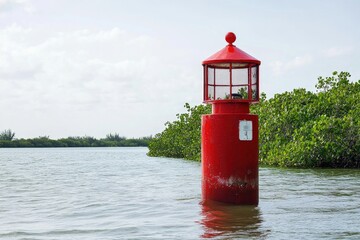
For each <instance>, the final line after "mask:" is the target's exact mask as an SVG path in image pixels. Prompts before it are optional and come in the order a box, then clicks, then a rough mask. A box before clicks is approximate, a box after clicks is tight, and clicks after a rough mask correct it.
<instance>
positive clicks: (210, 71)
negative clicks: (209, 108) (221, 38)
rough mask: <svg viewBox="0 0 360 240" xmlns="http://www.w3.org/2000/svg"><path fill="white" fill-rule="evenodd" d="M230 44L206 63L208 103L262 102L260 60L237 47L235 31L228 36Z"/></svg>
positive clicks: (205, 92)
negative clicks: (260, 94)
mask: <svg viewBox="0 0 360 240" xmlns="http://www.w3.org/2000/svg"><path fill="white" fill-rule="evenodd" d="M225 40H226V41H227V42H228V45H227V46H225V47H224V48H223V49H221V50H220V51H218V52H217V53H215V54H213V55H211V56H210V57H209V58H207V59H206V60H204V61H203V62H202V64H203V66H204V102H205V103H212V102H215V101H222V102H248V103H251V102H258V101H259V65H260V63H261V62H260V61H259V60H257V59H256V58H254V57H253V56H251V55H250V54H248V53H246V52H244V51H242V50H241V49H239V48H237V47H236V46H235V45H233V43H234V42H235V40H236V36H235V34H234V33H232V32H229V33H228V34H226V36H225Z"/></svg>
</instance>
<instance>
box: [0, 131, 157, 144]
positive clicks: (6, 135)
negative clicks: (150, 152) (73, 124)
mask: <svg viewBox="0 0 360 240" xmlns="http://www.w3.org/2000/svg"><path fill="white" fill-rule="evenodd" d="M151 138H152V137H151V136H150V137H142V138H126V137H122V136H120V135H119V134H118V133H114V134H112V133H110V134H108V135H106V137H105V138H102V139H96V138H94V137H89V136H84V137H67V138H61V139H57V140H53V139H50V138H49V137H48V136H42V137H37V138H31V139H30V138H29V139H24V138H21V139H15V132H13V131H12V130H10V129H8V130H4V131H3V132H1V133H0V148H16V147H20V148H32V147H147V146H148V144H149V141H150V140H151Z"/></svg>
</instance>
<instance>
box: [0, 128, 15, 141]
mask: <svg viewBox="0 0 360 240" xmlns="http://www.w3.org/2000/svg"><path fill="white" fill-rule="evenodd" d="M14 137H15V133H14V132H13V131H11V130H10V129H7V130H4V131H2V132H1V133H0V141H1V140H5V141H12V140H13V139H14Z"/></svg>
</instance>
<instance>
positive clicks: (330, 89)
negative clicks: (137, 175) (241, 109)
mask: <svg viewBox="0 0 360 240" xmlns="http://www.w3.org/2000/svg"><path fill="white" fill-rule="evenodd" d="M349 77H350V74H349V73H347V72H340V73H338V72H334V73H333V74H332V76H330V77H326V78H323V77H319V78H318V83H317V84H316V88H317V93H313V92H310V91H306V90H305V89H302V88H300V89H294V90H293V91H291V92H285V93H282V94H276V95H275V96H274V97H273V98H271V99H269V100H267V99H266V96H265V94H262V95H261V101H260V103H259V104H255V105H252V106H251V112H252V113H255V114H258V115H259V123H260V124H259V125H260V131H259V132H260V143H259V150H260V159H259V160H260V163H261V164H262V165H267V166H279V167H348V168H359V167H360V100H359V99H360V81H358V82H350V81H349ZM185 107H186V109H187V113H184V114H181V115H177V120H176V121H174V122H172V123H169V122H168V123H166V129H165V130H164V131H163V132H162V133H160V134H157V135H156V136H155V138H154V139H153V140H152V141H151V142H150V143H149V150H150V152H149V155H150V156H166V157H179V158H186V159H194V160H199V159H200V152H201V150H200V126H201V121H200V116H201V114H206V113H210V111H211V110H210V106H203V105H200V106H195V107H192V108H191V107H190V106H189V105H188V104H186V105H185Z"/></svg>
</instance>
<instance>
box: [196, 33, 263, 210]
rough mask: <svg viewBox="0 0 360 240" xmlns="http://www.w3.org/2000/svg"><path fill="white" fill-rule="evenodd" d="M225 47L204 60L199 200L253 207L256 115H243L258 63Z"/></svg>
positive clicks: (253, 94)
mask: <svg viewBox="0 0 360 240" xmlns="http://www.w3.org/2000/svg"><path fill="white" fill-rule="evenodd" d="M225 39H226V41H227V42H228V45H227V46H226V47H224V48H223V49H221V50H220V51H218V52H217V53H215V54H213V55H212V56H210V57H209V58H207V59H206V60H205V61H203V66H204V103H208V104H212V114H208V115H203V116H202V120H201V161H202V198H203V200H204V201H206V200H214V201H220V202H226V203H233V204H241V205H258V202H259V187H258V183H259V180H258V172H259V168H258V155H259V148H258V145H259V144H258V116H257V115H253V114H250V113H249V106H250V104H251V103H256V102H258V101H259V66H260V61H259V60H257V59H256V58H254V57H252V56H250V55H249V54H247V53H246V52H244V51H242V50H240V49H239V48H237V47H236V46H235V45H233V43H234V42H235V40H236V36H235V34H234V33H232V32H229V33H228V34H227V35H226V37H225Z"/></svg>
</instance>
